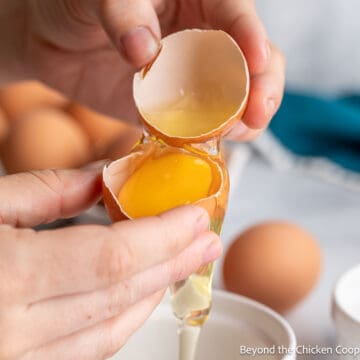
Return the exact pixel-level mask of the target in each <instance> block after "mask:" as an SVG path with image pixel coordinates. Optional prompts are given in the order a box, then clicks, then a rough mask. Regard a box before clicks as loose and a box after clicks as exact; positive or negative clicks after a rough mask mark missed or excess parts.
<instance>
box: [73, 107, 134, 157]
mask: <svg viewBox="0 0 360 360" xmlns="http://www.w3.org/2000/svg"><path fill="white" fill-rule="evenodd" d="M67 111H68V113H69V114H70V115H71V116H73V117H74V118H75V119H76V120H77V122H78V124H79V125H80V126H81V127H82V128H83V129H84V131H85V132H86V134H87V135H88V136H89V139H90V141H91V144H92V145H93V146H94V148H95V153H96V157H97V158H103V157H105V156H106V155H105V152H106V149H107V148H108V147H109V146H110V145H111V144H112V143H113V142H114V141H115V140H116V139H117V138H119V137H120V136H122V134H123V133H124V132H126V131H127V130H128V129H129V128H130V126H129V125H127V124H125V123H124V122H122V121H120V120H118V119H114V118H111V117H108V116H105V115H103V114H99V113H97V112H95V111H93V110H90V109H88V108H86V107H84V106H82V105H79V104H76V103H72V104H70V106H69V107H68V109H67ZM134 143H135V142H134ZM129 150H130V149H129Z"/></svg>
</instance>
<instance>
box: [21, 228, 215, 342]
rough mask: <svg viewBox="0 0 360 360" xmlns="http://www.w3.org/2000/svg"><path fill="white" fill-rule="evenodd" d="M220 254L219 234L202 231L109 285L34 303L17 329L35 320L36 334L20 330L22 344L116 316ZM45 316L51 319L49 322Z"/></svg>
mask: <svg viewBox="0 0 360 360" xmlns="http://www.w3.org/2000/svg"><path fill="white" fill-rule="evenodd" d="M220 254H221V243H220V239H219V237H218V236H217V235H215V234H214V233H210V234H207V233H205V234H204V235H202V236H200V237H199V238H198V239H197V240H196V241H195V242H193V243H192V244H191V245H190V246H189V247H188V248H186V249H185V250H184V251H183V252H181V253H180V254H179V256H177V257H176V258H174V259H172V260H170V261H167V262H166V263H164V264H160V265H157V266H155V267H153V268H150V269H148V270H146V271H145V272H143V273H140V274H137V275H135V276H134V277H132V278H130V279H129V280H125V281H124V282H121V283H119V284H116V285H114V286H112V287H110V288H107V289H105V290H100V291H96V292H93V293H87V294H80V295H73V296H65V297H58V298H54V299H50V300H48V301H44V302H39V303H36V304H34V305H32V306H31V307H29V308H28V311H27V313H26V319H25V320H23V321H22V329H21V330H20V332H24V331H25V329H32V326H31V324H33V323H34V322H35V321H36V323H37V326H38V329H39V330H38V332H37V334H36V336H34V335H32V336H30V335H31V334H26V333H24V335H23V338H24V339H27V341H28V344H26V347H29V348H33V347H37V346H39V345H40V344H44V343H47V342H49V341H51V340H54V339H56V338H58V337H60V336H65V335H68V334H70V333H74V332H76V331H79V330H81V329H84V328H86V327H90V326H93V325H94V324H96V323H98V322H101V321H104V320H106V319H109V318H112V317H114V316H117V315H119V314H120V313H122V312H124V311H125V310H126V309H127V308H129V307H130V306H132V305H134V304H135V303H137V302H138V301H140V300H141V299H144V298H146V297H148V296H150V295H151V294H153V293H155V292H158V291H160V290H161V289H164V288H166V287H168V286H169V285H170V284H173V283H174V282H176V281H180V280H184V279H185V278H187V277H188V276H189V275H190V274H192V273H194V272H195V271H197V270H198V268H199V267H200V266H202V265H205V264H207V263H209V262H211V261H214V260H215V259H216V258H217V257H219V256H220ZM63 314H67V316H66V317H64V316H63ZM49 319H52V321H51V323H50V322H49ZM24 346H25V345H24Z"/></svg>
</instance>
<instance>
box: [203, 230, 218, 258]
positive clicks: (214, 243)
mask: <svg viewBox="0 0 360 360" xmlns="http://www.w3.org/2000/svg"><path fill="white" fill-rule="evenodd" d="M208 241H210V242H209V245H208V246H207V248H206V250H205V252H204V255H203V264H208V263H210V262H212V261H214V260H216V259H217V258H219V257H220V255H221V253H222V246H221V242H220V241H219V238H218V237H217V236H215V234H214V233H209V235H208Z"/></svg>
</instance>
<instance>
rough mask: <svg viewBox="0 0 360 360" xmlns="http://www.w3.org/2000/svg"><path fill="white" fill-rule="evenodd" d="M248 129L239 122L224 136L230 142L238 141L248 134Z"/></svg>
mask: <svg viewBox="0 0 360 360" xmlns="http://www.w3.org/2000/svg"><path fill="white" fill-rule="evenodd" d="M248 130H249V129H248V127H247V126H246V125H245V124H244V123H243V122H242V121H239V122H237V123H236V125H235V126H234V127H233V128H232V129H231V130H230V131H229V132H228V133H227V134H226V137H227V138H228V139H230V140H239V139H241V137H242V136H244V135H245V134H246V133H247V132H248Z"/></svg>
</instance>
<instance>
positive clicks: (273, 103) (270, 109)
mask: <svg viewBox="0 0 360 360" xmlns="http://www.w3.org/2000/svg"><path fill="white" fill-rule="evenodd" d="M284 86H285V59H284V57H283V55H282V54H281V52H280V50H278V49H277V48H276V47H275V46H273V45H272V47H271V61H270V63H269V64H268V66H267V68H266V70H265V71H264V72H263V73H262V74H259V75H254V76H252V77H251V82H250V89H251V90H250V94H249V102H248V106H247V110H246V112H245V114H244V118H243V122H244V123H245V125H246V126H248V127H249V128H252V129H261V128H264V127H266V126H267V125H268V123H269V122H270V120H271V118H272V117H273V116H274V114H275V112H276V111H277V110H278V108H279V106H280V103H281V100H282V97H283V93H284Z"/></svg>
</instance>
